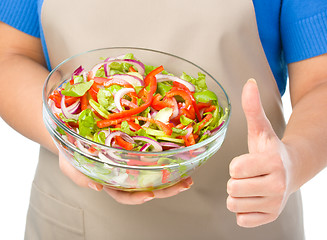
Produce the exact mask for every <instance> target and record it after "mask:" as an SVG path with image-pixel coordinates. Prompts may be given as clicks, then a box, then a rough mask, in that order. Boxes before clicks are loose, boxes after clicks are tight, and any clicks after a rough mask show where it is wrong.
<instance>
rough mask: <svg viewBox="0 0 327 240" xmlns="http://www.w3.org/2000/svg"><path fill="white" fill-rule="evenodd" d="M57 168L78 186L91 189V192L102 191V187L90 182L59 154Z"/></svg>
mask: <svg viewBox="0 0 327 240" xmlns="http://www.w3.org/2000/svg"><path fill="white" fill-rule="evenodd" d="M59 167H60V169H61V171H62V172H63V173H64V174H65V175H66V176H67V177H69V178H70V179H71V180H72V181H73V182H74V183H75V184H77V185H78V186H80V187H85V188H92V189H93V190H96V191H101V190H102V188H103V186H102V185H101V184H100V183H97V182H94V181H92V180H91V179H90V178H88V177H87V176H85V175H84V174H83V173H81V172H80V171H78V170H77V169H76V168H75V167H74V166H73V165H72V164H70V163H69V162H68V161H67V160H66V159H65V158H64V156H63V155H61V154H59Z"/></svg>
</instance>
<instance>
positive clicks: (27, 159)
mask: <svg viewBox="0 0 327 240" xmlns="http://www.w3.org/2000/svg"><path fill="white" fill-rule="evenodd" d="M288 98H289V96H288V95H287V94H285V96H284V98H283V100H284V102H285V103H286V104H285V106H284V107H285V115H286V118H287V119H288V117H289V115H290V111H291V110H290V104H289V103H288ZM0 134H1V138H0V150H1V152H2V154H1V158H0V160H1V170H0V171H1V175H0V183H1V192H2V194H1V197H0V222H1V225H0V239H6V240H12V239H13V240H18V239H23V236H24V227H25V217H26V212H27V209H28V202H29V195H30V188H31V183H32V180H33V176H34V172H35V168H36V164H37V159H38V149H39V146H38V145H37V144H36V143H33V142H32V141H30V140H28V139H26V138H24V137H23V136H21V135H20V134H18V133H17V132H16V131H14V130H13V129H11V128H10V127H9V126H8V125H6V123H5V122H4V121H3V120H2V119H1V118H0ZM326 147H327V145H326ZM3 153H4V154H3ZM326 185H327V169H326V170H324V171H323V172H321V173H319V174H318V175H317V176H316V177H315V178H314V179H312V180H311V181H309V182H308V183H306V184H305V185H304V186H303V187H302V195H303V204H304V224H305V232H306V237H307V240H326V239H327V232H326V228H327V222H326V215H327V187H326Z"/></svg>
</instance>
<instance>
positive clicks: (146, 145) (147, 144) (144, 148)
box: [140, 143, 151, 152]
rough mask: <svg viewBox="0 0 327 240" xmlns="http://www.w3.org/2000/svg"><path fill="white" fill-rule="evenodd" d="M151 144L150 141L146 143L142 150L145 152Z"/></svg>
mask: <svg viewBox="0 0 327 240" xmlns="http://www.w3.org/2000/svg"><path fill="white" fill-rule="evenodd" d="M150 146H151V144H150V143H146V144H144V145H143V146H142V147H141V149H140V151H141V152H145V151H146V150H147V149H148V148H149V147H150Z"/></svg>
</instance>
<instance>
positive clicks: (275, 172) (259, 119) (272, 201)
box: [227, 80, 290, 227]
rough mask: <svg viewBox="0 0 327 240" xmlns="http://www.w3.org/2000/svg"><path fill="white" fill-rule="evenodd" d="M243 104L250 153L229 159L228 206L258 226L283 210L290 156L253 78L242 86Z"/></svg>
mask: <svg viewBox="0 0 327 240" xmlns="http://www.w3.org/2000/svg"><path fill="white" fill-rule="evenodd" d="M242 107H243V110H244V113H245V116H246V120H247V126H248V148H249V153H248V154H244V155H242V156H239V157H236V158H234V159H233V160H232V162H231V163H230V176H231V178H230V180H229V181H228V183H227V192H228V194H229V196H228V198H227V208H228V209H229V210H230V211H232V212H235V213H236V218H237V223H238V225H240V226H243V227H255V226H259V225H262V224H266V223H269V222H272V221H274V220H275V219H276V218H277V217H278V216H279V214H280V212H281V211H282V209H283V207H284V205H285V203H286V201H287V199H288V196H289V195H290V191H289V190H288V185H289V184H288V179H289V173H288V170H287V169H288V168H287V166H288V165H289V164H288V162H289V160H288V154H287V151H286V147H285V146H284V144H283V143H282V141H281V140H280V139H279V138H278V137H277V135H276V134H275V132H274V130H273V128H272V126H271V124H270V122H269V120H268V119H267V117H266V115H265V113H264V110H263V108H262V105H261V101H260V96H259V91H258V87H257V84H256V82H255V81H254V80H249V81H248V82H247V83H246V84H245V86H244V88H243V93H242Z"/></svg>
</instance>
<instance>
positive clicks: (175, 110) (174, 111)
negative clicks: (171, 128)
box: [170, 97, 179, 119]
mask: <svg viewBox="0 0 327 240" xmlns="http://www.w3.org/2000/svg"><path fill="white" fill-rule="evenodd" d="M171 99H172V100H173V103H174V107H173V114H172V115H171V117H170V119H174V118H175V117H177V116H178V114H179V110H178V103H177V101H176V99H175V98H174V97H172V98H171Z"/></svg>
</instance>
